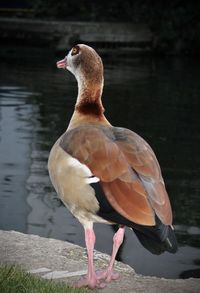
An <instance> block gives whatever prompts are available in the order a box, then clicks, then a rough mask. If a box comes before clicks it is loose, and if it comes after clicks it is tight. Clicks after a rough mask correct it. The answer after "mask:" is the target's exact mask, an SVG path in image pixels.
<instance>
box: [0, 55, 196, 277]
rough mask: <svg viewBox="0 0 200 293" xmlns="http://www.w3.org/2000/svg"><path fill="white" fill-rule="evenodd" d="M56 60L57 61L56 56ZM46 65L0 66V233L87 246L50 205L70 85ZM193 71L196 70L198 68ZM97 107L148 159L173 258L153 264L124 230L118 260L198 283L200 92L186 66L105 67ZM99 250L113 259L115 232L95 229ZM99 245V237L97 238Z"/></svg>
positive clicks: (113, 63) (144, 62)
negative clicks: (137, 139) (51, 167)
mask: <svg viewBox="0 0 200 293" xmlns="http://www.w3.org/2000/svg"><path fill="white" fill-rule="evenodd" d="M60 57H62V56H60ZM55 61H56V60H54V59H53V58H48V56H46V58H45V59H43V60H41V59H39V58H35V59H34V62H31V60H30V59H29V58H28V59H27V58H24V59H23V58H21V59H20V60H19V59H17V55H16V58H13V59H12V60H6V59H4V63H2V65H1V67H0V74H1V80H0V138H1V143H0V182H1V196H0V229H5V230H11V229H14V230H18V231H22V232H26V233H34V234H38V235H41V236H45V237H53V238H58V239H63V240H68V241H70V242H73V243H77V244H81V245H83V246H84V237H83V230H82V227H81V225H80V224H79V223H78V222H77V220H76V219H75V218H74V217H73V216H72V215H71V214H70V213H69V212H68V211H67V210H66V208H65V207H63V205H62V204H61V203H60V201H59V200H58V199H57V197H56V194H55V192H54V190H53V188H52V186H51V184H50V181H49V177H48V172H47V158H48V154H49V150H50V148H51V146H52V144H53V143H54V142H55V140H56V139H57V138H58V137H59V136H60V134H61V133H62V132H63V131H64V130H65V128H66V126H67V123H68V121H69V119H70V116H71V114H72V111H73V106H74V103H75V97H76V93H77V86H76V82H75V80H74V78H73V77H72V76H71V75H70V74H69V73H65V72H64V71H58V70H56V68H55V66H54V64H55ZM195 61H196V60H195ZM104 63H105V90H104V95H103V96H104V99H103V101H104V106H105V108H106V110H107V111H106V114H107V117H108V119H110V121H112V124H113V125H118V126H124V127H128V128H131V129H133V130H134V131H136V132H137V133H139V134H140V135H142V136H143V137H144V138H145V139H146V140H147V141H148V142H149V143H150V144H151V146H152V147H153V149H154V150H155V152H156V154H157V156H158V159H159V161H160V164H161V167H162V170H163V176H164V178H165V181H166V185H167V189H168V191H169V194H170V198H171V202H172V206H173V210H174V223H175V227H176V231H177V237H178V240H179V243H180V249H179V251H178V253H177V254H176V255H170V254H167V253H166V254H164V255H162V256H160V257H157V256H153V255H151V254H150V253H149V252H148V251H146V250H145V249H143V247H142V246H141V245H140V244H139V243H138V240H137V239H136V237H135V236H134V234H133V233H131V231H129V230H128V229H127V233H126V241H125V244H124V247H123V249H122V253H121V255H120V258H121V259H122V261H124V262H126V263H129V264H130V265H132V266H133V267H134V268H135V270H136V272H138V273H142V274H146V275H157V276H165V277H172V278H175V277H178V276H181V277H188V276H191V275H192V274H196V275H197V274H199V263H200V258H199V247H200V239H199V236H200V229H199V228H198V227H199V223H200V213H199V204H198V203H199V199H198V197H199V192H200V178H199V176H200V156H199V145H200V119H199V107H200V99H199V95H200V84H199V75H200V69H199V65H198V64H196V63H195V62H193V60H176V59H174V60H173V59H166V60H149V59H140V58H136V59H132V60H130V59H125V60H123V59H120V60H119V59H117V60H114V59H113V60H108V59H106V60H105V61H104ZM95 229H96V231H97V244H96V248H97V249H99V250H101V251H105V252H108V253H110V250H111V245H112V236H113V233H114V231H113V230H112V228H111V227H109V226H106V225H96V227H95ZM102 235H103V237H102Z"/></svg>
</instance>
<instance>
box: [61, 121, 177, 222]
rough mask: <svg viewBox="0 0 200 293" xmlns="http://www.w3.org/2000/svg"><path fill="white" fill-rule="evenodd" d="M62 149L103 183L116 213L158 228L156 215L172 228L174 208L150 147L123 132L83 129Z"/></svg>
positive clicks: (64, 142) (63, 143) (74, 132)
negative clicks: (172, 209) (171, 205)
mask: <svg viewBox="0 0 200 293" xmlns="http://www.w3.org/2000/svg"><path fill="white" fill-rule="evenodd" d="M60 146H61V147H62V148H63V150H65V151H66V152H67V153H69V154H70V155H71V156H73V157H75V158H76V159H78V160H79V161H80V162H81V163H83V164H85V165H87V166H88V168H89V169H90V170H91V172H92V173H93V174H94V175H95V176H97V177H98V178H99V179H100V182H101V185H102V188H103V190H104V193H105V196H106V197H107V199H108V201H109V202H110V204H111V205H112V207H113V208H114V209H116V211H117V212H118V213H120V214H121V215H122V216H124V217H126V218H127V219H129V220H130V221H133V222H135V223H137V224H141V225H154V224H155V213H156V214H157V215H158V217H159V218H160V219H161V221H162V222H163V223H165V224H171V207H170V203H169V199H168V195H167V193H166V191H165V186H164V183H163V180H162V176H161V172H160V167H159V164H158V162H157V160H156V157H155V155H154V153H153V151H152V150H151V148H150V147H149V145H148V144H147V143H146V142H145V141H144V140H143V139H142V138H141V137H140V136H138V135H137V134H135V133H133V132H132V131H129V130H127V129H123V128H115V127H109V128H106V127H98V126H81V127H78V128H75V129H72V130H71V131H68V132H66V133H65V135H64V136H63V138H62V140H61V142H60Z"/></svg>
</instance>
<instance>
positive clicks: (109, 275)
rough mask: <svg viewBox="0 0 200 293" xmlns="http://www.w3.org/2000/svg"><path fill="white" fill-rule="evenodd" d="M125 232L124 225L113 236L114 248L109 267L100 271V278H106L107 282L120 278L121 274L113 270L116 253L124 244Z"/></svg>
mask: <svg viewBox="0 0 200 293" xmlns="http://www.w3.org/2000/svg"><path fill="white" fill-rule="evenodd" d="M124 233H125V228H124V227H121V228H119V229H118V231H117V232H116V233H115V235H114V237H113V250H112V256H111V259H110V263H109V265H108V268H107V269H106V270H105V271H103V272H99V273H98V278H99V279H105V280H106V282H110V281H111V280H115V279H118V278H119V274H117V273H114V272H113V267H114V262H115V257H116V254H117V252H118V250H119V247H120V245H121V244H122V242H123V240H124Z"/></svg>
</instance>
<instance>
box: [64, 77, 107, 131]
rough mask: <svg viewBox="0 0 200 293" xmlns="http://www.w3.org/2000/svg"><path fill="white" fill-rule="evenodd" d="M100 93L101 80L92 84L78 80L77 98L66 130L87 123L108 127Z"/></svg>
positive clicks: (101, 88) (101, 89) (101, 87)
mask: <svg viewBox="0 0 200 293" xmlns="http://www.w3.org/2000/svg"><path fill="white" fill-rule="evenodd" d="M102 91H103V80H102V82H98V83H93V82H92V81H87V80H81V79H80V80H79V79H78V97H77V101H76V105H75V109H74V113H73V115H72V118H71V121H70V124H69V127H68V129H69V128H70V129H71V128H74V127H77V126H79V125H82V124H87V123H89V124H90V123H93V124H104V125H110V123H109V122H108V121H107V119H106V118H105V116H104V107H103V105H102V101H101V95H102Z"/></svg>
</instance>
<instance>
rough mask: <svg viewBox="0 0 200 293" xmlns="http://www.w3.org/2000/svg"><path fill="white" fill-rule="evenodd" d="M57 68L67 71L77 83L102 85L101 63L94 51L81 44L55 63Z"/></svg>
mask: <svg viewBox="0 0 200 293" xmlns="http://www.w3.org/2000/svg"><path fill="white" fill-rule="evenodd" d="M57 68H63V69H68V70H69V71H70V72H71V73H73V74H74V76H75V77H76V79H77V81H78V82H79V81H81V82H84V83H88V82H89V83H90V84H91V83H92V84H93V85H94V84H99V83H100V84H102V83H103V63H102V60H101V57H100V56H99V55H98V54H97V53H96V51H95V50H94V49H93V48H91V47H89V46H87V45H83V44H78V45H76V46H74V47H73V48H72V49H71V50H70V51H69V53H68V54H67V56H66V57H65V58H64V59H63V60H60V61H58V62H57Z"/></svg>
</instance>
